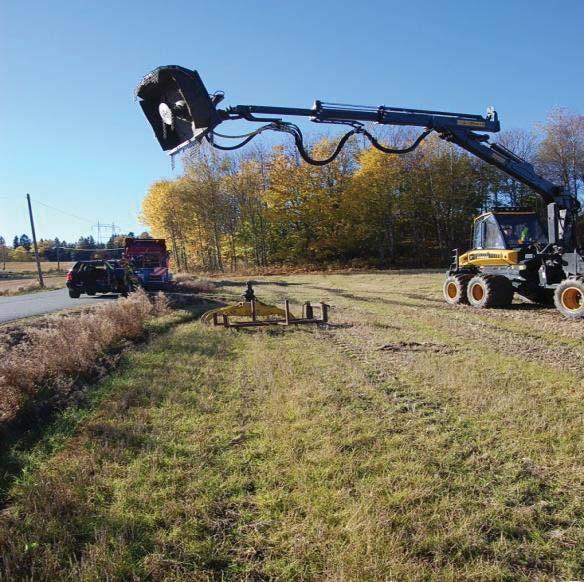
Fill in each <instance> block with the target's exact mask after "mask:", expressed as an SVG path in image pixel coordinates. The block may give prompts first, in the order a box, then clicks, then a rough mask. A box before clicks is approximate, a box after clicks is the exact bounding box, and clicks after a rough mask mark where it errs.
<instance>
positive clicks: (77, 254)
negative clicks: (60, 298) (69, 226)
mask: <svg viewBox="0 0 584 582" xmlns="http://www.w3.org/2000/svg"><path fill="white" fill-rule="evenodd" d="M134 236H135V235H134V233H133V232H129V233H128V234H119V235H113V236H111V237H110V238H109V240H108V241H107V242H105V243H103V242H97V241H96V240H95V239H94V237H93V236H91V235H90V236H86V237H84V236H82V237H80V238H79V239H78V240H77V241H76V242H71V243H70V242H67V241H65V240H60V239H59V238H54V239H43V238H41V239H40V240H38V241H37V244H38V250H39V257H40V259H41V260H42V261H52V262H56V261H64V262H66V261H84V260H90V259H93V258H95V257H100V258H103V257H106V256H109V257H110V258H116V257H117V256H119V254H120V253H119V251H118V250H116V249H120V248H123V246H124V239H125V238H126V237H134ZM139 236H140V237H142V238H149V237H150V234H149V233H147V232H143V233H142V234H140V235H139ZM108 249H109V250H110V251H111V252H110V253H108V252H106V251H107V250H108ZM10 261H34V249H33V243H32V239H31V238H30V237H29V236H28V235H27V234H22V235H20V236H19V235H15V236H14V238H13V240H12V246H10V245H8V244H7V242H6V239H5V238H4V237H3V236H0V262H2V263H4V262H10Z"/></svg>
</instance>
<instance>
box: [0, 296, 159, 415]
mask: <svg viewBox="0 0 584 582" xmlns="http://www.w3.org/2000/svg"><path fill="white" fill-rule="evenodd" d="M166 310H167V303H166V298H165V297H164V295H163V294H159V295H158V296H156V297H155V299H154V301H153V302H151V301H150V300H149V298H148V296H147V295H146V294H145V293H144V292H141V291H140V292H137V293H134V294H132V295H131V296H130V297H128V298H126V299H119V300H118V301H115V302H111V303H108V304H106V305H102V306H100V307H97V308H95V309H93V310H91V311H88V312H85V313H81V314H76V315H71V316H69V317H62V316H55V317H53V318H51V319H48V320H47V321H48V323H47V325H46V326H45V327H42V328H35V327H31V328H30V329H29V330H28V331H27V333H26V338H25V339H24V340H22V341H20V342H19V343H18V344H17V345H12V341H11V340H10V338H9V337H8V336H5V337H4V338H1V337H0V424H2V423H3V422H5V421H6V420H9V419H10V418H12V417H13V416H14V415H15V413H16V412H17V411H18V410H19V409H21V408H22V407H23V406H24V405H25V404H26V403H27V402H29V401H30V400H31V398H33V397H34V395H35V394H36V393H37V391H38V390H39V388H40V387H42V386H51V385H53V386H58V385H59V380H61V379H63V378H71V377H79V376H80V375H81V376H82V375H84V374H86V373H88V372H89V371H91V369H92V368H93V366H95V364H96V362H97V361H98V360H99V358H100V357H102V356H103V355H104V353H105V352H106V351H107V350H109V349H111V348H112V347H114V346H115V345H116V344H118V343H119V342H120V341H122V340H128V339H130V340H132V339H136V338H138V337H140V336H142V335H143V333H144V325H145V323H146V321H147V320H148V319H149V318H150V317H152V316H157V315H160V314H162V313H164V312H165V311H166Z"/></svg>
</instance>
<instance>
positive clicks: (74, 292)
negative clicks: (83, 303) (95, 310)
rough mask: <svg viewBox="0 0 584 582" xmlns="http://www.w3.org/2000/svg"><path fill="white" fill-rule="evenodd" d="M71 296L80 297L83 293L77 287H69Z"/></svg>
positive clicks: (73, 297) (72, 297)
mask: <svg viewBox="0 0 584 582" xmlns="http://www.w3.org/2000/svg"><path fill="white" fill-rule="evenodd" d="M69 297H71V299H79V297H81V293H80V292H79V291H77V289H69Z"/></svg>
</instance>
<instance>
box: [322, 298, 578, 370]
mask: <svg viewBox="0 0 584 582" xmlns="http://www.w3.org/2000/svg"><path fill="white" fill-rule="evenodd" d="M328 291H332V292H335V291H336V290H331V289H328ZM343 296H344V297H345V298H349V299H351V300H354V301H356V302H360V303H365V305H367V304H368V303H373V304H379V305H383V306H387V308H388V309H390V310H392V311H396V317H398V318H400V317H403V316H401V313H400V312H403V311H407V312H408V314H409V316H410V318H411V319H416V320H418V321H420V322H421V323H423V325H424V326H426V327H427V326H429V325H431V324H434V325H435V327H436V329H437V330H439V331H440V332H441V333H444V331H446V332H447V333H448V334H449V335H450V336H451V337H452V338H457V339H459V340H464V341H466V342H472V343H474V344H475V345H476V344H477V343H482V344H484V346H485V347H486V348H488V349H492V350H494V351H496V352H501V351H503V350H504V349H506V350H508V353H510V354H520V355H521V358H522V359H525V360H529V361H531V362H535V363H542V362H544V363H545V364H546V365H549V366H551V367H553V368H555V369H557V370H560V371H563V372H569V373H571V374H573V375H574V376H575V378H577V379H578V380H582V379H584V344H581V343H580V342H579V341H578V340H575V339H574V338H573V337H570V338H568V337H560V338H553V337H549V336H547V335H545V336H544V337H542V335H543V334H542V333H538V332H536V331H533V330H530V329H509V327H505V326H504V325H502V324H503V323H504V322H502V321H500V320H499V318H498V317H496V318H495V317H493V318H490V317H488V315H490V314H492V313H494V312H495V311H496V310H491V311H489V313H488V314H487V313H486V312H485V315H487V317H485V316H482V315H479V314H477V313H476V312H475V311H474V310H473V311H471V309H472V308H466V307H461V308H456V307H455V308H452V307H448V306H446V307H444V308H442V307H434V306H430V307H427V306H424V307H423V309H421V308H420V307H417V306H414V305H411V306H409V305H405V304H399V302H397V301H395V300H386V299H384V298H377V299H375V300H371V299H369V298H368V297H364V296H359V295H355V294H352V293H351V294H347V293H343ZM364 310H365V311H366V312H367V313H375V311H374V310H371V309H367V307H365V308H364ZM499 311H501V312H502V311H503V310H499ZM384 315H386V314H384ZM526 316H528V314H526ZM557 317H560V316H559V314H558V315H557ZM562 323H565V324H568V326H569V328H573V326H574V322H562V321H559V322H556V327H559V326H561V324H562ZM582 325H583V326H584V323H582Z"/></svg>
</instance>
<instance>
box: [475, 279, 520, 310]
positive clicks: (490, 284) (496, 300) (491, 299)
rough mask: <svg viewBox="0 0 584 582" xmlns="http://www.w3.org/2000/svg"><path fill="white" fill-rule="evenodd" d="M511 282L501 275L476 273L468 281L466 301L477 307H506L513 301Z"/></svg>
mask: <svg viewBox="0 0 584 582" xmlns="http://www.w3.org/2000/svg"><path fill="white" fill-rule="evenodd" d="M513 293H514V289H513V284H512V283H511V281H509V279H507V277H503V276H502V275H476V276H475V277H473V278H472V279H471V280H470V281H469V282H468V287H467V291H466V294H467V298H468V302H469V303H470V304H471V305H472V306H473V307H477V308H478V309H489V308H493V307H508V306H509V305H511V302H512V301H513Z"/></svg>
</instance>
